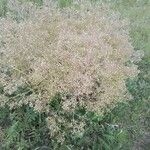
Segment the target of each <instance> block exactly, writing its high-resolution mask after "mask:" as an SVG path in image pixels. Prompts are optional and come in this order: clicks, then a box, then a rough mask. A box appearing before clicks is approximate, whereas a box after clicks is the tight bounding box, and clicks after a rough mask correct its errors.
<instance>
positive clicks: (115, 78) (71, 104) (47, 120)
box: [0, 0, 149, 150]
mask: <svg viewBox="0 0 150 150" xmlns="http://www.w3.org/2000/svg"><path fill="white" fill-rule="evenodd" d="M34 2H36V4H37V5H35V4H33V3H31V2H30V1H28V2H25V1H19V0H8V1H7V3H5V2H3V1H2V4H3V5H2V7H3V9H2V10H5V11H0V13H1V16H3V18H1V19H0V105H1V109H0V114H1V115H0V125H1V128H0V143H2V144H1V145H2V146H1V147H2V149H6V150H7V149H8V150H9V149H23V150H24V149H25V150H26V149H27V150H28V149H83V150H84V149H85V150H86V149H93V150H99V149H100V150H105V149H106V150H109V149H114V150H117V149H125V148H124V147H123V144H124V143H126V142H127V141H126V140H127V139H128V138H129V139H130V138H131V137H130V135H129V134H128V129H126V128H125V129H124V127H122V120H121V119H120V120H119V119H118V118H120V117H123V115H124V113H125V111H126V112H129V114H130V115H131V114H132V111H133V110H135V108H131V110H132V111H129V107H127V105H128V104H130V105H131V107H132V105H133V104H134V103H135V101H137V107H139V105H140V104H142V102H143V97H144V98H145V99H148V100H149V92H148V90H149V88H148V84H149V80H148V79H147V77H145V76H144V75H143V74H145V72H146V70H147V69H146V70H142V67H143V65H144V64H142V62H141V63H139V62H140V61H141V58H142V57H143V52H142V51H139V50H138V51H135V49H134V47H133V46H132V44H131V38H130V32H129V31H130V28H129V22H128V20H127V19H122V18H121V16H120V14H119V13H117V12H114V11H112V10H111V9H110V7H108V5H105V4H102V3H96V4H95V3H90V2H88V1H82V2H77V1H69V0H67V1H63V0H61V1H58V3H57V2H53V1H48V0H44V1H38V2H37V1H34ZM4 8H7V10H6V9H4ZM143 62H144V63H145V60H143ZM138 65H139V68H140V70H142V72H140V71H139V68H138ZM139 73H140V74H139ZM138 74H139V75H138ZM126 81H128V82H127V83H126ZM141 82H142V83H143V82H144V83H145V84H147V85H146V86H144V87H142V85H141ZM139 88H140V90H139ZM140 92H141V94H140ZM143 92H144V93H143ZM131 99H132V101H131V102H129V103H128V102H127V100H131ZM138 104H139V105H138ZM143 107H145V106H144V104H143ZM135 111H136V110H135ZM141 112H142V110H141ZM116 114H117V115H118V114H119V115H120V116H119V115H118V116H116ZM131 116H132V115H131ZM117 117H118V118H117ZM118 120H119V121H120V122H121V125H119V122H118ZM126 121H128V120H126ZM115 122H117V123H118V124H115ZM125 123H127V122H125ZM1 147H0V148H1ZM126 148H127V147H126Z"/></svg>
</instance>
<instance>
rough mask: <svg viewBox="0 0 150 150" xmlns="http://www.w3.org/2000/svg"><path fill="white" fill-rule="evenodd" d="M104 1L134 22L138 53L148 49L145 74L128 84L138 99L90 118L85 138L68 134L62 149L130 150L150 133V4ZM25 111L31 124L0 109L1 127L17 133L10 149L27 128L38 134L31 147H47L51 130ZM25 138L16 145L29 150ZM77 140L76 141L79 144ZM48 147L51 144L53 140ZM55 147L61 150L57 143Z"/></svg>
mask: <svg viewBox="0 0 150 150" xmlns="http://www.w3.org/2000/svg"><path fill="white" fill-rule="evenodd" d="M32 1H34V2H36V3H37V4H40V5H41V4H42V0H38V1H37V0H32ZM95 1H96V0H95ZM101 1H105V2H106V3H110V4H111V6H112V9H114V10H116V11H119V12H120V13H121V14H122V16H123V17H126V18H129V19H130V21H131V31H130V36H131V40H132V43H133V46H134V48H135V49H136V50H144V52H145V57H144V58H143V60H142V61H141V62H140V64H139V68H140V70H141V73H140V74H139V76H138V77H137V78H136V79H135V80H134V81H132V82H131V81H128V83H127V85H128V89H129V91H130V92H131V93H132V95H133V97H134V99H133V101H130V102H126V103H120V104H118V106H116V107H115V108H114V109H112V110H111V112H110V113H106V114H105V115H104V117H102V118H100V119H98V118H97V119H95V116H94V115H93V116H92V115H91V116H88V117H89V118H91V126H89V128H88V129H87V131H86V133H85V135H84V137H83V138H82V139H79V138H75V139H72V137H70V136H69V135H68V141H66V142H67V143H66V145H63V146H62V149H71V150H73V149H81V148H82V147H84V149H88V148H89V149H92V150H101V149H102V150H109V149H111V150H117V149H118V150H119V149H120V150H130V149H131V148H132V146H133V144H134V142H135V141H136V140H137V139H139V138H141V137H142V136H143V135H145V134H146V133H149V132H150V1H149V0H101ZM59 4H60V7H66V6H69V5H70V4H71V0H59ZM6 12H7V7H6V0H0V16H5V14H6ZM24 109H27V110H26V112H27V113H30V114H31V115H30V117H32V118H30V119H31V120H30V123H29V124H27V121H26V119H29V118H26V117H27V116H25V118H24V120H21V122H20V120H19V119H20V118H19V117H18V116H14V118H15V119H14V120H13V121H14V122H15V123H14V122H13V121H12V120H10V119H9V117H8V116H9V115H10V112H9V111H7V109H5V110H2V109H1V110H0V112H1V115H0V124H1V125H3V126H10V128H9V130H8V132H9V134H8V135H11V134H12V133H13V134H14V137H11V136H10V137H9V136H7V138H6V139H7V142H6V144H7V146H8V145H9V144H10V145H9V146H10V147H11V146H12V144H16V143H17V142H18V141H17V137H15V136H16V135H17V136H18V134H19V135H20V130H22V129H23V130H22V131H25V132H26V131H27V129H29V128H30V130H31V131H32V132H33V131H35V132H36V133H34V135H32V136H34V138H35V139H34V140H33V139H32V137H31V139H30V138H28V139H29V140H31V141H32V142H33V143H34V144H33V143H30V144H31V145H30V146H31V147H32V146H33V147H32V148H35V147H40V146H41V145H42V144H45V143H46V142H47V141H46V140H47V139H45V140H43V141H42V140H41V139H40V138H41V137H42V138H43V139H44V138H45V137H46V136H47V134H46V132H47V131H46V130H47V129H46V127H45V124H44V122H43V124H41V127H38V126H37V124H36V123H35V122H34V121H35V120H38V121H39V119H40V118H39V116H40V115H37V114H34V112H33V111H32V110H31V109H30V108H24ZM17 111H18V110H16V112H17ZM2 112H3V113H2ZM16 112H13V113H12V114H13V115H15V114H16ZM12 114H11V115H12ZM23 114H24V112H23ZM12 117H13V116H11V118H12ZM34 117H35V118H34ZM93 118H94V119H93ZM6 120H7V121H6ZM20 123H23V124H25V126H23V128H22V127H20V126H19V125H20ZM113 125H117V128H115V127H114V126H113ZM29 126H30V127H29ZM31 126H32V129H31ZM16 128H19V130H18V129H17V131H16ZM33 128H34V129H33ZM43 128H44V130H43ZM35 129H36V130H35ZM41 130H42V131H44V132H45V135H43V133H42V131H41ZM10 133H11V134H10ZM40 136H41V137H40ZM23 137H24V136H22V139H21V140H20V143H17V144H16V145H18V147H20V149H21V148H22V149H28V148H29V147H28V144H29V143H28V140H26V139H25V138H23ZM36 137H37V138H36ZM93 137H94V138H93ZM14 139H15V140H14ZM13 140H14V141H13ZM74 141H76V143H75V142H74ZM8 142H10V143H8ZM11 142H12V143H11ZM15 142H16V143H15ZM53 142H54V141H53ZM47 144H48V145H51V144H52V141H51V142H49V143H47ZM55 144H56V143H55V142H54V143H53V145H55ZM71 145H73V146H71ZM9 146H8V147H9ZM10 147H9V148H10ZM31 147H30V148H31ZM41 147H42V146H41ZM54 147H55V148H56V149H58V145H57V144H56V145H55V146H54ZM54 147H53V148H54ZM9 148H8V149H9Z"/></svg>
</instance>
